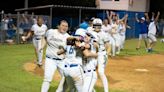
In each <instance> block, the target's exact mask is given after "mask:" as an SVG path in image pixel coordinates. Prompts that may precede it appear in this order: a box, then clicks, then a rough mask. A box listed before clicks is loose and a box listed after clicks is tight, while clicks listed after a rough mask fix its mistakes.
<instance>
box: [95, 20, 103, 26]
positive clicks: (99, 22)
mask: <svg viewBox="0 0 164 92" xmlns="http://www.w3.org/2000/svg"><path fill="white" fill-rule="evenodd" d="M101 25H102V20H101V19H100V18H95V19H94V20H93V26H101Z"/></svg>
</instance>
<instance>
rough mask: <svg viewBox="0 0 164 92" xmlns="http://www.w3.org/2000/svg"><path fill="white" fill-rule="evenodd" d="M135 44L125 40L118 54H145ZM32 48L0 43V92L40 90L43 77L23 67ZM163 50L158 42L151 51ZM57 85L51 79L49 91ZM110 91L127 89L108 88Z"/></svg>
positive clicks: (25, 45)
mask: <svg viewBox="0 0 164 92" xmlns="http://www.w3.org/2000/svg"><path fill="white" fill-rule="evenodd" d="M136 44H137V40H127V41H126V44H125V48H126V49H125V50H123V51H122V52H121V54H120V56H124V55H129V56H133V55H146V54H147V52H146V51H145V49H144V47H143V46H144V45H143V44H142V48H143V49H141V50H139V51H136V50H135V47H136ZM33 50H34V49H33V46H32V45H31V44H23V45H0V92H40V87H41V84H42V80H43V78H42V77H40V76H36V75H35V74H32V73H29V72H26V71H24V69H23V64H24V63H26V62H28V61H31V60H33V59H35V55H34V51H33ZM163 52H164V43H160V42H158V44H157V45H156V47H155V52H153V53H163ZM57 85H58V82H57V81H53V82H52V83H51V87H50V91H49V92H55V90H56V87H57ZM109 85H110V84H109ZM102 89H103V88H98V87H96V90H97V92H103V91H102ZM110 92H128V91H125V90H119V89H110Z"/></svg>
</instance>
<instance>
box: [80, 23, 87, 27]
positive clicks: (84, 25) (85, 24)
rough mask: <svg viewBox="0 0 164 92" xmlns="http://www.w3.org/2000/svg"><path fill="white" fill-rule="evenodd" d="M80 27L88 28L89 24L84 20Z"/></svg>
mask: <svg viewBox="0 0 164 92" xmlns="http://www.w3.org/2000/svg"><path fill="white" fill-rule="evenodd" d="M80 28H83V29H87V28H88V24H87V23H86V22H83V23H81V24H80Z"/></svg>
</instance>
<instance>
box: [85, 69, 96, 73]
mask: <svg viewBox="0 0 164 92" xmlns="http://www.w3.org/2000/svg"><path fill="white" fill-rule="evenodd" d="M91 71H96V69H93V70H87V71H84V73H87V72H91Z"/></svg>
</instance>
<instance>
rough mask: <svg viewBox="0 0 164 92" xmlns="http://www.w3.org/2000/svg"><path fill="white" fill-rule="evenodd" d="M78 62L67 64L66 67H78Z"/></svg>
mask: <svg viewBox="0 0 164 92" xmlns="http://www.w3.org/2000/svg"><path fill="white" fill-rule="evenodd" d="M77 66H78V64H70V65H65V67H77Z"/></svg>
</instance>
